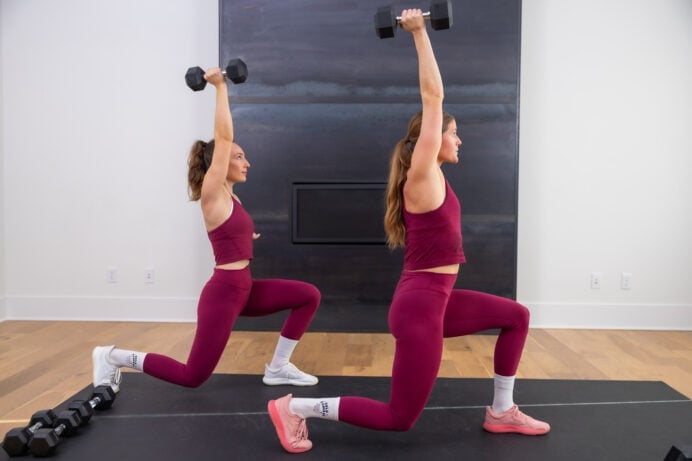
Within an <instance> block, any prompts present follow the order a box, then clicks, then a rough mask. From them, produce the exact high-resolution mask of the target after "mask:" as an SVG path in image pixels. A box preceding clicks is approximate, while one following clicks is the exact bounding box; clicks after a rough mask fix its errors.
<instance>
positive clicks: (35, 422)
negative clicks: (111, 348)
mask: <svg viewBox="0 0 692 461" xmlns="http://www.w3.org/2000/svg"><path fill="white" fill-rule="evenodd" d="M115 395H116V394H115V392H114V391H113V389H112V388H111V387H110V386H98V387H96V388H94V392H93V393H92V395H91V398H90V399H89V400H73V401H71V402H70V403H69V404H68V406H67V408H66V409H64V410H61V411H55V410H40V411H37V412H36V413H34V414H33V415H32V417H31V421H30V422H29V425H28V426H26V427H16V428H14V429H10V430H9V431H8V432H7V434H5V438H4V440H3V442H2V448H3V449H4V450H5V452H6V453H7V454H8V455H9V456H11V457H14V456H24V455H26V454H28V453H31V454H32V455H34V456H38V457H44V456H50V455H52V454H54V453H55V450H56V448H57V447H58V445H59V444H60V443H61V442H62V441H63V440H64V437H66V436H70V435H72V434H74V433H75V432H77V430H78V429H79V427H80V426H83V425H85V424H88V423H89V420H90V419H91V417H92V416H93V415H94V410H106V409H108V408H110V407H111V405H113V401H115Z"/></svg>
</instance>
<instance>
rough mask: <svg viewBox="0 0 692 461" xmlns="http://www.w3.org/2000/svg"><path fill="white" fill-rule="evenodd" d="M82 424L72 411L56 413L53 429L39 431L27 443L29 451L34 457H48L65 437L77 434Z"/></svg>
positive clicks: (77, 415) (77, 414) (76, 414)
mask: <svg viewBox="0 0 692 461" xmlns="http://www.w3.org/2000/svg"><path fill="white" fill-rule="evenodd" d="M81 424H82V418H80V416H79V413H77V412H76V411H74V410H64V411H61V412H60V413H58V419H57V420H56V421H55V427H54V428H52V429H39V430H38V431H36V433H35V434H34V436H33V437H32V438H31V440H30V441H29V451H30V452H31V454H32V455H34V456H50V455H52V454H53V453H54V452H55V449H56V448H57V446H58V445H59V444H60V442H61V441H62V438H63V437H65V436H67V435H72V434H74V433H75V432H77V429H78V428H79V426H80V425H81Z"/></svg>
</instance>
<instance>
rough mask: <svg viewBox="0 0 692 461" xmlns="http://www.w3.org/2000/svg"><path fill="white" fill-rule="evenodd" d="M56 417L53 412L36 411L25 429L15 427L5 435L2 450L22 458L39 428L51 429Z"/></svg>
mask: <svg viewBox="0 0 692 461" xmlns="http://www.w3.org/2000/svg"><path fill="white" fill-rule="evenodd" d="M57 419H58V415H56V414H55V412H54V411H53V410H41V411H37V412H36V413H34V414H33V415H32V416H31V421H30V422H29V425H28V426H26V427H15V428H14V429H10V430H9V431H8V432H7V434H5V439H4V440H3V442H2V448H3V449H4V450H5V451H6V452H7V454H8V455H10V456H23V455H25V454H27V452H28V451H29V441H30V440H31V437H33V435H34V434H35V433H36V431H38V430H39V429H41V428H44V427H53V424H55V421H56V420H57Z"/></svg>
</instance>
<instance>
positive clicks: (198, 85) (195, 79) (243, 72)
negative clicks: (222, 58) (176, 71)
mask: <svg viewBox="0 0 692 461" xmlns="http://www.w3.org/2000/svg"><path fill="white" fill-rule="evenodd" d="M221 73H222V74H224V75H225V76H226V78H227V79H229V80H230V81H232V82H233V83H236V84H238V83H243V82H244V81H245V80H247V66H246V65H245V63H244V62H243V60H242V59H231V60H230V61H228V64H226V68H225V69H224V70H223V71H221ZM185 83H187V86H189V87H190V89H191V90H192V91H200V90H203V89H204V87H205V86H207V81H206V80H204V69H202V68H201V67H199V66H198V67H190V68H189V69H188V70H187V72H186V73H185Z"/></svg>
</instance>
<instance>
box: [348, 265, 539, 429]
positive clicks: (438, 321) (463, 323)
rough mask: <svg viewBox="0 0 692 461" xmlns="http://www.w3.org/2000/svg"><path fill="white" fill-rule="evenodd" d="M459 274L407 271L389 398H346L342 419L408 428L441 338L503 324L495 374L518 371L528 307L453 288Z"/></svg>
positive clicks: (396, 303)
mask: <svg viewBox="0 0 692 461" xmlns="http://www.w3.org/2000/svg"><path fill="white" fill-rule="evenodd" d="M455 281H456V275H447V274H435V273H431V272H406V271H405V272H404V273H403V274H402V276H401V279H400V280H399V283H398V285H397V288H396V291H395V292H394V298H393V300H392V305H391V307H390V310H389V328H390V330H391V332H392V334H393V335H394V338H395V339H396V351H395V353H394V364H393V366H392V382H391V394H390V400H389V403H384V402H380V401H377V400H372V399H368V398H364V397H348V396H347V397H342V398H341V401H340V405H339V421H344V422H347V423H350V424H353V425H356V426H361V427H366V428H369V429H377V430H391V431H407V430H409V429H411V428H412V427H413V425H414V423H415V422H416V420H417V419H418V417H419V416H420V414H421V413H422V412H423V408H424V407H425V404H426V403H427V401H428V398H429V397H430V393H431V392H432V389H433V385H434V384H435V379H436V378H437V372H438V370H439V368H440V360H441V358H442V343H443V338H448V337H455V336H463V335H467V334H470V333H476V332H479V331H482V330H487V329H495V328H500V329H501V332H500V334H499V337H498V339H497V343H496V344H495V358H494V362H495V363H494V367H495V373H497V374H499V375H502V376H514V375H515V374H516V371H517V367H518V365H519V359H520V358H521V353H522V351H523V348H524V342H525V341H526V335H527V334H528V330H529V311H528V309H527V308H525V307H524V306H522V305H521V304H519V303H516V302H515V301H512V300H510V299H506V298H502V297H499V296H494V295H489V294H486V293H480V292H477V291H469V290H454V289H453V288H454V283H455Z"/></svg>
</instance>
